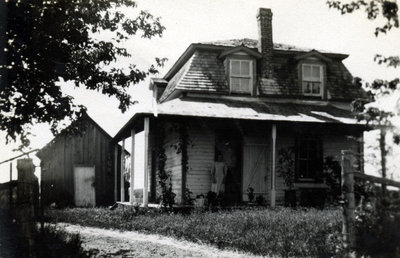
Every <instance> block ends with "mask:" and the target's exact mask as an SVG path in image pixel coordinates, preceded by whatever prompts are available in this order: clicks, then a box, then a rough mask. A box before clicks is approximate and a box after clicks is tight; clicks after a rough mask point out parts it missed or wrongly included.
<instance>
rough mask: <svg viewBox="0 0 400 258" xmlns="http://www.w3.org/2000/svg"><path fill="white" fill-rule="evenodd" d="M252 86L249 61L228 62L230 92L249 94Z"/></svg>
mask: <svg viewBox="0 0 400 258" xmlns="http://www.w3.org/2000/svg"><path fill="white" fill-rule="evenodd" d="M252 85H253V78H252V63H251V61H249V60H231V61H230V86H231V92H236V93H251V91H252V88H253V87H252Z"/></svg>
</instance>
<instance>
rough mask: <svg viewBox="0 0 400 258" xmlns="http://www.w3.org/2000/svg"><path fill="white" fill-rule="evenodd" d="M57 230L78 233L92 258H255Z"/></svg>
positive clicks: (86, 230)
mask: <svg viewBox="0 0 400 258" xmlns="http://www.w3.org/2000/svg"><path fill="white" fill-rule="evenodd" d="M57 226H60V227H61V228H64V230H65V231H67V232H70V233H79V234H80V236H81V239H82V242H83V245H82V247H83V248H84V249H85V250H92V251H94V253H95V254H96V257H229V258H231V257H232V258H234V257H257V256H254V255H251V254H248V253H242V252H237V251H230V250H219V249H217V248H215V247H212V246H209V245H202V244H196V243H192V242H188V241H182V240H177V239H174V238H170V237H164V236H159V235H152V234H143V233H138V232H132V231H123V232H122V231H117V230H108V229H100V228H92V227H82V226H78V225H71V224H61V223H59V224H57Z"/></svg>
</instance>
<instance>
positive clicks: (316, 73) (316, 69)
mask: <svg viewBox="0 0 400 258" xmlns="http://www.w3.org/2000/svg"><path fill="white" fill-rule="evenodd" d="M312 77H313V78H314V79H317V80H319V79H320V78H321V76H320V67H319V66H313V67H312Z"/></svg>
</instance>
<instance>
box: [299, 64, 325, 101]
mask: <svg viewBox="0 0 400 258" xmlns="http://www.w3.org/2000/svg"><path fill="white" fill-rule="evenodd" d="M322 74H323V72H322V65H317V64H303V65H302V84H303V94H304V95H309V96H322V90H323V76H322Z"/></svg>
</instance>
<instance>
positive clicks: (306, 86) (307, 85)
mask: <svg viewBox="0 0 400 258" xmlns="http://www.w3.org/2000/svg"><path fill="white" fill-rule="evenodd" d="M303 90H304V93H311V84H310V83H309V82H303Z"/></svg>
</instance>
